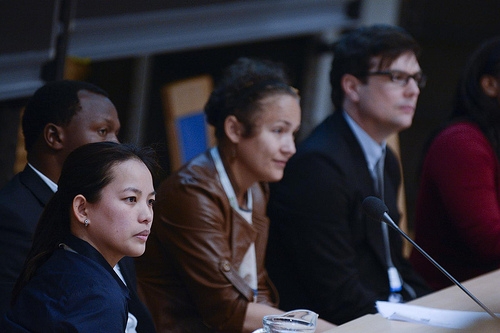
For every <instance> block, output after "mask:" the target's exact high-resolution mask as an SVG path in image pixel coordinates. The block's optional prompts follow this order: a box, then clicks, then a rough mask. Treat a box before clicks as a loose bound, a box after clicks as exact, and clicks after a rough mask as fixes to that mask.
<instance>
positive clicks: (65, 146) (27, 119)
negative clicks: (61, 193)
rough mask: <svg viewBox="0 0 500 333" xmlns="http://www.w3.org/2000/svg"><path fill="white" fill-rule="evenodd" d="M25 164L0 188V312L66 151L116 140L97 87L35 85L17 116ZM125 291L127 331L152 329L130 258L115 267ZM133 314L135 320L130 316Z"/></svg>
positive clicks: (116, 124)
mask: <svg viewBox="0 0 500 333" xmlns="http://www.w3.org/2000/svg"><path fill="white" fill-rule="evenodd" d="M22 128H23V135H24V141H25V148H26V151H27V160H28V164H27V165H26V167H25V168H24V170H23V171H22V172H20V173H18V174H17V175H15V176H14V177H13V178H12V179H11V180H10V181H9V182H8V183H7V184H6V185H5V187H4V188H2V189H1V190H0V315H3V314H4V313H5V312H6V311H7V310H8V308H9V304H10V295H11V292H12V288H13V287H14V284H15V282H16V280H17V277H18V275H19V273H20V272H21V269H22V267H23V264H24V260H25V258H26V256H27V254H28V251H29V249H30V248H31V242H32V238H33V234H34V231H35V227H36V224H37V222H38V219H39V217H40V215H41V214H42V211H43V209H44V207H45V205H46V204H47V202H48V201H49V200H50V198H51V197H52V195H53V194H54V192H55V191H56V190H57V181H58V179H59V176H60V173H61V168H62V164H63V162H64V160H65V159H66V156H67V155H68V154H69V153H70V152H71V151H73V150H74V149H75V148H77V147H79V146H81V145H83V144H86V143H90V142H98V141H115V142H118V138H117V135H118V131H119V129H120V121H119V119H118V113H117V111H116V108H115V106H114V105H113V103H112V102H111V101H110V100H109V98H108V95H107V93H106V92H105V91H103V90H102V89H100V88H98V87H96V86H94V85H92V84H90V83H86V82H79V81H55V82H51V83H47V84H46V85H45V86H43V87H41V88H40V89H38V90H37V91H36V92H35V94H34V95H33V96H32V98H31V99H30V100H29V101H28V104H27V105H26V108H25V110H24V114H23V119H22ZM115 271H117V274H119V275H120V273H121V275H122V277H123V279H122V280H124V281H125V283H126V284H127V285H128V287H129V290H130V293H131V302H130V303H129V312H130V313H132V316H131V315H130V314H129V323H128V324H127V325H130V326H131V329H132V330H131V332H134V330H133V329H134V328H135V326H137V327H136V328H137V332H154V326H153V323H152V319H151V315H150V314H149V312H148V311H147V309H146V308H145V306H144V305H143V304H142V303H141V302H140V301H139V300H138V298H137V296H136V292H135V288H136V282H135V281H136V280H135V271H134V266H133V261H132V259H131V258H125V259H124V260H123V261H121V262H120V264H119V265H117V267H115ZM136 320H137V321H136Z"/></svg>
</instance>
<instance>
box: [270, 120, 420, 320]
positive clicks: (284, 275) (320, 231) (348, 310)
mask: <svg viewBox="0 0 500 333" xmlns="http://www.w3.org/2000/svg"><path fill="white" fill-rule="evenodd" d="M384 178H385V183H384V187H385V203H386V205H387V206H388V207H389V214H390V216H391V217H392V218H393V219H394V221H398V220H399V212H398V208H397V191H398V186H399V183H400V169H399V162H398V161H397V159H396V157H395V155H394V154H393V153H392V152H391V151H390V149H388V152H387V154H386V160H385V170H384ZM370 195H375V188H374V184H373V179H372V177H371V175H370V171H369V169H368V166H367V162H366V159H365V156H364V154H363V151H362V148H361V146H360V144H359V143H358V141H357V139H356V137H355V136H354V134H353V133H352V131H351V129H350V128H349V126H348V124H347V122H346V121H345V119H344V117H343V116H342V113H341V112H335V113H334V114H333V115H331V116H330V117H328V118H327V119H326V120H325V121H324V122H323V123H321V124H320V125H319V126H318V127H317V128H316V129H315V130H314V131H313V133H312V134H311V135H310V136H309V137H308V138H307V139H306V140H305V141H304V142H303V143H301V144H300V145H299V147H298V149H297V153H296V154H295V155H294V156H293V157H292V158H291V160H290V161H289V162H288V164H287V166H286V168H285V175H284V178H283V179H282V180H281V181H280V182H278V183H275V184H271V198H270V202H269V206H268V214H269V217H270V218H271V225H270V233H269V242H268V252H267V264H266V265H267V269H268V271H269V275H270V276H271V279H272V280H273V282H274V283H275V284H276V287H277V288H278V292H279V294H280V308H282V309H284V310H291V309H297V308H307V309H310V310H313V311H316V312H317V313H318V314H319V315H320V317H321V318H323V319H325V320H328V321H330V322H333V323H335V324H342V323H344V322H346V321H349V320H352V319H354V318H357V317H359V316H362V315H364V314H367V313H375V312H376V309H375V301H376V300H387V298H388V295H389V282H388V277H387V263H386V257H385V252H384V242H383V236H382V230H381V223H380V222H379V221H375V220H373V219H370V218H369V217H367V216H366V215H365V214H364V212H363V210H362V207H361V204H362V202H363V199H365V198H366V197H367V196H370ZM389 232H390V244H391V254H392V260H393V262H394V265H395V266H396V267H397V269H398V270H399V272H400V274H401V275H402V278H403V280H404V282H405V284H407V285H406V287H407V286H408V285H410V286H411V287H412V288H413V289H414V290H415V291H416V293H417V295H419V296H420V295H423V294H425V293H427V292H429V290H428V288H427V287H426V286H425V284H424V282H423V280H422V279H421V278H420V277H419V276H417V275H416V274H415V272H414V271H413V269H412V267H411V266H410V264H409V263H408V261H407V260H406V259H405V258H404V257H403V255H402V238H401V237H400V236H399V235H398V234H397V233H396V232H395V231H394V230H392V229H391V230H390V231H389ZM403 296H404V297H405V299H406V300H408V299H410V298H411V297H410V295H409V294H408V293H407V292H406V291H403Z"/></svg>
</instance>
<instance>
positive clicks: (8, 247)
mask: <svg viewBox="0 0 500 333" xmlns="http://www.w3.org/2000/svg"><path fill="white" fill-rule="evenodd" d="M53 194H54V193H53V192H52V190H51V189H50V188H49V187H48V186H47V184H46V183H45V182H44V181H43V180H42V179H41V178H40V177H39V176H38V175H37V174H36V172H35V171H33V169H32V168H30V167H29V166H28V165H26V167H25V168H24V170H23V171H21V172H20V173H18V174H17V175H15V176H14V177H13V178H12V179H11V180H10V181H9V182H8V183H7V184H6V185H5V187H3V188H2V189H1V190H0V316H3V315H4V314H5V313H6V312H7V310H8V308H9V305H10V297H11V293H12V289H13V287H14V284H15V282H16V280H17V277H18V276H19V274H20V272H21V270H22V268H23V265H24V260H25V258H26V256H27V255H28V252H29V250H30V248H31V243H32V239H33V234H34V233H35V228H36V225H37V223H38V219H39V218H40V216H41V214H42V211H43V209H44V207H45V205H46V204H47V203H48V201H49V200H50V198H51V197H52V195H53ZM119 264H120V270H121V272H122V275H123V277H124V279H125V282H126V283H127V286H128V287H129V290H130V296H131V302H130V303H129V311H130V312H131V313H132V314H133V315H134V316H135V317H136V318H137V321H138V326H137V332H139V333H141V332H154V331H155V329H154V325H153V320H152V318H151V314H150V313H149V311H148V310H147V309H146V307H145V306H144V304H143V303H142V302H140V301H139V299H138V297H137V293H136V277H135V267H134V263H133V260H132V258H124V259H122V260H121V261H120V263H119Z"/></svg>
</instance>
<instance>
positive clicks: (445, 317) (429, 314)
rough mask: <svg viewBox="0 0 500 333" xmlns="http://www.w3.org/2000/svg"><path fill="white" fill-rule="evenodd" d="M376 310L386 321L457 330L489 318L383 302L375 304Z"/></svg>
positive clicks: (480, 315) (473, 314) (468, 313)
mask: <svg viewBox="0 0 500 333" xmlns="http://www.w3.org/2000/svg"><path fill="white" fill-rule="evenodd" d="M377 310H378V312H379V313H380V314H381V315H382V316H383V317H385V318H387V319H392V320H399V321H407V322H412V323H420V324H425V325H431V326H440V327H448V328H457V329H463V328H467V327H468V326H471V325H472V324H473V323H475V322H477V321H478V320H485V319H489V318H491V317H490V315H489V314H487V313H486V312H473V311H456V310H442V309H436V308H428V307H424V306H418V305H409V304H402V303H390V302H383V301H378V302H377Z"/></svg>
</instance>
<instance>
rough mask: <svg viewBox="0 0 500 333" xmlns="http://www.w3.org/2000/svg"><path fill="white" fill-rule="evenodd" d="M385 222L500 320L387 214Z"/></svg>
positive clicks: (493, 315)
mask: <svg viewBox="0 0 500 333" xmlns="http://www.w3.org/2000/svg"><path fill="white" fill-rule="evenodd" d="M383 222H386V223H387V222H388V224H389V225H390V226H391V227H393V228H394V229H396V231H397V232H399V233H400V234H401V235H402V236H403V237H404V238H406V240H407V241H409V242H410V243H411V244H412V245H413V246H414V247H415V248H416V249H417V250H418V251H419V252H420V253H422V255H423V256H424V257H426V258H427V260H429V261H430V262H431V263H432V264H433V265H434V266H436V267H437V268H438V269H439V270H440V271H441V272H442V273H443V274H444V275H446V277H448V279H450V280H451V282H453V283H454V284H455V285H457V286H458V287H459V288H460V289H462V290H463V292H465V293H466V294H467V295H468V296H469V297H470V298H472V299H473V300H474V302H476V303H477V304H478V305H479V306H480V307H482V308H483V309H484V311H486V312H487V313H488V314H489V315H490V316H492V317H493V318H495V319H500V318H499V317H498V316H497V315H496V314H495V313H493V311H491V310H490V309H489V308H488V307H487V306H486V305H484V304H483V303H482V302H481V301H480V300H479V299H477V297H476V296H474V295H473V294H472V293H471V292H470V291H469V290H468V289H467V288H465V287H464V286H463V285H462V284H461V283H460V282H458V281H457V280H456V279H455V278H454V277H453V276H452V275H451V274H450V273H448V272H447V271H446V270H445V269H444V268H443V267H441V265H440V264H438V263H437V262H436V261H435V260H434V259H432V257H431V256H430V255H428V254H427V252H425V251H424V250H423V249H422V248H421V247H420V246H418V245H417V243H415V242H414V241H413V239H411V238H410V236H408V235H407V234H406V233H405V232H404V231H403V230H401V229H400V228H399V227H398V226H397V225H396V223H394V221H393V220H392V219H391V217H390V216H389V214H387V212H385V213H384V216H383Z"/></svg>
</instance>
